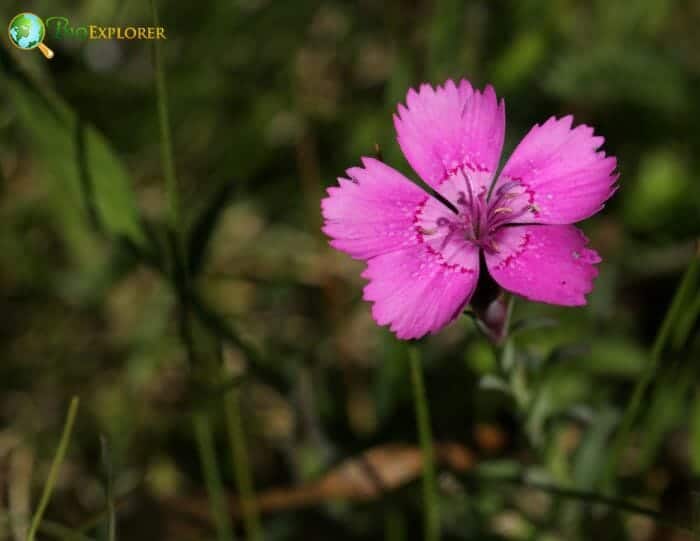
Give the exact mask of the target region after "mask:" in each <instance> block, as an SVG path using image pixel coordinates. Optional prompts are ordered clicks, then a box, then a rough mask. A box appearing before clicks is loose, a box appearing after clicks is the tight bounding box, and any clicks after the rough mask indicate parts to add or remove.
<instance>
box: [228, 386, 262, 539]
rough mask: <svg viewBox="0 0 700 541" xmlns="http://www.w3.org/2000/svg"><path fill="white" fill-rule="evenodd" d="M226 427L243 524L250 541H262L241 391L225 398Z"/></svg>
mask: <svg viewBox="0 0 700 541" xmlns="http://www.w3.org/2000/svg"><path fill="white" fill-rule="evenodd" d="M224 409H225V411H226V426H227V429H228V437H229V444H230V446H231V454H232V457H231V458H232V460H233V469H234V472H235V476H236V485H237V488H238V494H239V496H240V502H241V508H242V511H243V522H244V526H245V530H246V536H247V538H248V540H249V541H261V540H262V538H263V535H262V529H261V527H260V516H259V514H258V507H257V504H256V500H255V491H254V488H253V477H252V474H251V468H250V461H249V458H248V449H247V446H246V440H245V433H244V431H243V422H242V419H241V406H240V391H239V390H238V389H232V390H231V391H230V392H229V393H228V394H227V395H226V396H225V398H224Z"/></svg>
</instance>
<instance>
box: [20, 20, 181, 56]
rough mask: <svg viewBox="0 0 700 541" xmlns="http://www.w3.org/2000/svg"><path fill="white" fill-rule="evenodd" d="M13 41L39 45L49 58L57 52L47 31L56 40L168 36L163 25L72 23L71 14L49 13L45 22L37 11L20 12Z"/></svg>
mask: <svg viewBox="0 0 700 541" xmlns="http://www.w3.org/2000/svg"><path fill="white" fill-rule="evenodd" d="M8 33H9V36H10V42H11V43H12V45H14V46H15V47H17V48H18V49H22V50H23V51H31V50H32V49H39V50H40V51H41V52H42V54H43V55H44V56H45V57H46V58H47V59H49V60H51V59H52V58H53V57H54V52H53V51H52V50H51V49H49V48H48V47H47V46H46V45H45V44H44V39H45V38H46V35H47V33H48V35H49V36H50V37H51V39H56V40H65V39H72V40H80V41H88V40H112V39H117V40H129V41H131V40H164V39H168V38H167V37H166V35H165V28H163V27H162V26H158V27H154V26H100V25H96V24H90V25H85V26H72V25H71V24H70V21H69V20H68V17H49V18H48V19H46V22H44V21H43V20H42V19H41V17H39V16H37V15H34V14H33V13H20V14H19V15H16V16H15V17H14V18H13V19H12V20H11V21H10V26H9V28H8Z"/></svg>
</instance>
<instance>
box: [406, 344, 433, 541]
mask: <svg viewBox="0 0 700 541" xmlns="http://www.w3.org/2000/svg"><path fill="white" fill-rule="evenodd" d="M408 359H409V364H410V367H411V384H412V387H413V403H414V405H415V408H416V421H417V423H418V437H419V440H420V447H421V454H422V457H423V513H424V528H425V536H424V539H425V541H437V540H438V539H440V509H439V506H438V495H437V486H436V482H435V480H436V477H435V451H434V449H433V435H432V431H431V428H430V413H429V409H428V398H427V396H426V393H425V384H424V382H423V372H422V369H421V359H420V353H419V352H418V350H417V349H416V348H411V349H410V350H409V352H408Z"/></svg>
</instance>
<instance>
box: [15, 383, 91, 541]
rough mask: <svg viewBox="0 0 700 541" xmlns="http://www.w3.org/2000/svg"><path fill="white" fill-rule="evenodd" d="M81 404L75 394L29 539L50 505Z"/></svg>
mask: <svg viewBox="0 0 700 541" xmlns="http://www.w3.org/2000/svg"><path fill="white" fill-rule="evenodd" d="M79 404H80V399H79V398H78V397H77V396H74V397H73V399H72V400H71V401H70V406H69V407H68V415H67V416H66V422H65V424H64V425H63V434H61V440H60V442H59V444H58V449H57V450H56V456H54V459H53V463H52V464H51V469H50V470H49V477H48V478H47V479H46V484H45V485H44V492H43V493H42V495H41V499H40V500H39V506H38V507H37V509H36V512H35V513H34V517H33V518H32V524H31V527H30V528H29V533H28V534H27V541H34V538H35V536H36V532H37V530H38V529H39V525H40V524H41V519H42V517H43V516H44V511H46V506H48V505H49V500H50V499H51V494H52V493H53V489H54V486H55V485H56V479H58V473H59V470H60V469H61V465H62V464H63V459H64V458H65V456H66V451H68V444H69V443H70V437H71V433H72V432H73V424H74V423H75V417H76V415H77V413H78V405H79Z"/></svg>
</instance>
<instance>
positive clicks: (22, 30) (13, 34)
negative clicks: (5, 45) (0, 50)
mask: <svg viewBox="0 0 700 541" xmlns="http://www.w3.org/2000/svg"><path fill="white" fill-rule="evenodd" d="M8 33H9V35H10V42H12V45H14V46H15V47H17V48H18V49H22V50H23V51H31V50H32V49H39V50H40V51H41V53H42V54H43V55H44V56H45V57H46V58H47V59H48V60H51V59H52V58H53V57H54V52H53V51H52V50H51V49H49V48H48V47H47V46H46V45H44V38H45V37H46V26H45V25H44V21H42V20H41V17H39V16H37V15H34V14H33V13H20V14H19V15H16V16H15V17H13V19H12V20H11V21H10V26H9V27H8Z"/></svg>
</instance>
